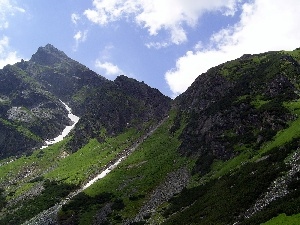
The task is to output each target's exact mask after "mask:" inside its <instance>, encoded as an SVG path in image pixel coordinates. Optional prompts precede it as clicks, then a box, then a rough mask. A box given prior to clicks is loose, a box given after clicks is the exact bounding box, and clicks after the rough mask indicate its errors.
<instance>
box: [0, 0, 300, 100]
mask: <svg viewBox="0 0 300 225" xmlns="http://www.w3.org/2000/svg"><path fill="white" fill-rule="evenodd" d="M299 21H300V0H81V1H79V0H56V1H53V0H42V1H41V0H26V1H24V0H0V68H2V67H3V66H5V65H7V64H14V63H16V62H18V61H20V60H21V59H24V60H29V59H30V58H31V56H32V55H33V54H34V53H35V52H36V51H37V49H38V48H39V47H40V46H45V45H46V44H48V43H50V44H52V45H54V46H55V47H56V48H58V49H59V50H62V51H64V52H65V53H66V54H67V55H68V56H69V57H71V58H72V59H74V60H76V61H78V62H80V63H82V64H84V65H86V66H87V67H89V68H90V69H92V70H94V71H95V72H97V73H98V74H100V75H102V76H104V77H106V78H108V79H110V80H114V79H115V78H116V77H117V76H118V75H121V74H123V75H126V76H128V77H132V78H135V79H137V80H139V81H144V82H145V83H147V84H148V85H150V86H151V87H154V88H157V89H159V90H160V91H161V92H162V93H163V94H165V95H167V96H170V97H172V98H175V97H176V96H178V95H179V94H181V93H183V92H184V91H185V90H186V89H187V88H188V87H189V86H190V85H191V84H192V82H193V81H194V80H195V79H196V78H197V77H198V76H199V75H201V74H202V73H204V72H206V71H207V70H208V69H209V68H211V67H213V66H217V65H219V64H221V63H224V62H226V61H229V60H233V59H236V58H239V57H241V56H242V55H243V54H256V53H262V52H267V51H275V50H293V49H295V48H299V47H300V22H299Z"/></svg>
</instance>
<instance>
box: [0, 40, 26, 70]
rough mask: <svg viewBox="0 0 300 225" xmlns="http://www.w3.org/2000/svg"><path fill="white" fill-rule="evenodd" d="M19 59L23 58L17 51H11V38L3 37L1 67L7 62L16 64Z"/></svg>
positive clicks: (0, 48) (1, 42) (0, 45)
mask: <svg viewBox="0 0 300 225" xmlns="http://www.w3.org/2000/svg"><path fill="white" fill-rule="evenodd" d="M18 61H21V58H20V57H19V56H18V55H17V52H15V51H10V48H9V38H8V37H7V36H3V37H2V39H0V69H2V68H3V67H4V66H6V65H7V64H14V63H16V62H18Z"/></svg>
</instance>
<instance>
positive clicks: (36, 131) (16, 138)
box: [0, 66, 70, 158]
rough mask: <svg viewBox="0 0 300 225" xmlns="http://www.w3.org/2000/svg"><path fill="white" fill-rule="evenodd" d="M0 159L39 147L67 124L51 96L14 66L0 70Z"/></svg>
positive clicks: (61, 110)
mask: <svg viewBox="0 0 300 225" xmlns="http://www.w3.org/2000/svg"><path fill="white" fill-rule="evenodd" d="M0 79H1V82H0V133H1V135H0V149H1V150H0V158H5V157H8V156H12V155H18V154H21V153H24V152H26V151H30V150H31V149H32V148H34V147H37V146H41V144H42V143H43V142H44V140H46V139H48V138H52V137H54V136H56V135H57V134H58V133H59V132H61V130H62V129H63V127H64V126H66V125H68V124H69V122H70V121H69V118H68V117H67V115H66V114H67V111H66V109H65V108H64V106H63V104H62V103H61V102H60V101H59V99H58V98H57V97H55V95H53V94H51V93H50V92H48V91H46V90H45V89H44V87H43V86H42V85H41V84H40V83H38V82H37V81H36V80H35V79H33V78H32V77H31V76H29V75H28V74H27V73H26V72H24V71H23V70H21V69H19V68H18V67H16V66H6V67H4V68H3V69H2V70H0Z"/></svg>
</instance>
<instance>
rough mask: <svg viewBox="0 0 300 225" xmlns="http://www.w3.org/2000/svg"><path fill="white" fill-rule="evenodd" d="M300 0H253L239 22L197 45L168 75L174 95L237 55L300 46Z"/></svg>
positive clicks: (244, 9)
mask: <svg viewBox="0 0 300 225" xmlns="http://www.w3.org/2000/svg"><path fill="white" fill-rule="evenodd" d="M299 12H300V1H299V0H285V1H282V0H254V1H252V3H245V4H244V5H243V6H242V14H241V16H240V21H239V22H238V23H236V24H235V25H233V26H231V27H228V28H226V29H222V30H220V31H219V32H217V33H216V34H214V35H212V37H211V39H210V43H209V44H208V45H207V46H203V44H202V43H201V42H200V43H201V44H200V45H199V44H197V46H195V49H194V51H188V52H187V53H186V54H185V55H184V56H182V57H181V58H179V59H178V60H177V62H176V67H175V68H173V69H171V70H169V71H168V72H167V73H166V74H165V79H166V81H167V83H168V85H169V87H170V89H171V90H172V92H173V94H174V96H176V95H178V94H180V93H182V92H184V91H185V90H186V89H187V88H188V87H189V86H190V85H191V83H192V82H193V81H194V80H195V78H196V77H197V76H198V75H200V74H201V73H204V72H206V71H207V70H208V69H209V68H211V67H213V66H216V65H218V64H220V63H223V62H226V61H229V60H232V59H235V58H238V57H240V56H242V55H243V54H245V53H248V54H254V53H261V52H266V51H271V50H292V49H295V48H297V47H300V42H299V40H300V23H299V21H300V13H299Z"/></svg>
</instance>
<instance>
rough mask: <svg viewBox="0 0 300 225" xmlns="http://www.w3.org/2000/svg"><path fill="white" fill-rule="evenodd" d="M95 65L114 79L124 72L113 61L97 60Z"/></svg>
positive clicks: (105, 74) (106, 75)
mask: <svg viewBox="0 0 300 225" xmlns="http://www.w3.org/2000/svg"><path fill="white" fill-rule="evenodd" d="M95 67H96V68H98V69H100V71H101V72H103V73H104V74H102V75H103V76H105V77H106V78H108V79H112V78H115V77H116V76H118V75H121V74H124V73H123V71H122V70H121V69H120V68H119V67H118V66H117V65H114V64H112V63H111V62H103V61H101V60H96V63H95Z"/></svg>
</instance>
